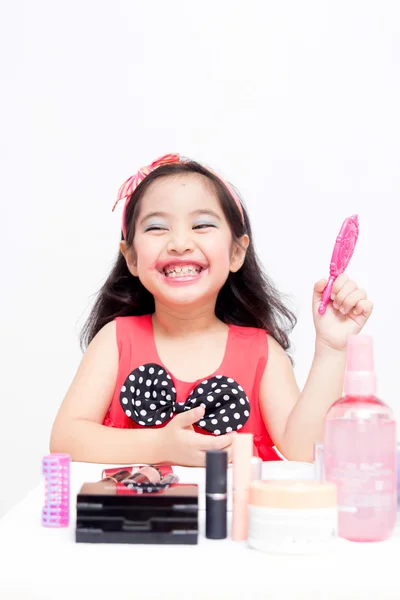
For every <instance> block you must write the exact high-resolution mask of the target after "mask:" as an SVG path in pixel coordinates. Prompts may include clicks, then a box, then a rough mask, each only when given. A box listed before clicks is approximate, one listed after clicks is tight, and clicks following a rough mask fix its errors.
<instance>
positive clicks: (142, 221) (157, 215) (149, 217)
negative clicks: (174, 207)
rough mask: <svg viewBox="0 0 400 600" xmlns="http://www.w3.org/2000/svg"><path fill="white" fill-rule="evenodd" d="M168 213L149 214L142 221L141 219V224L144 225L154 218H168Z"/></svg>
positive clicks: (156, 212)
mask: <svg viewBox="0 0 400 600" xmlns="http://www.w3.org/2000/svg"><path fill="white" fill-rule="evenodd" d="M168 216H169V215H168V213H165V212H160V211H155V212H150V213H147V215H144V217H143V218H142V219H140V223H144V222H145V221H147V219H151V218H152V217H162V218H165V217H168Z"/></svg>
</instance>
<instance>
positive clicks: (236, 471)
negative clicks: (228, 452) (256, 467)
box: [232, 433, 253, 542]
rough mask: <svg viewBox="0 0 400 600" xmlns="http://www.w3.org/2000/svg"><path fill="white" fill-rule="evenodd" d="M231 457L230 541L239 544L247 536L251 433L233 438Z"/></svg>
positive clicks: (251, 453) (250, 473)
mask: <svg viewBox="0 0 400 600" xmlns="http://www.w3.org/2000/svg"><path fill="white" fill-rule="evenodd" d="M232 455H233V456H232V458H233V498H232V539H233V540H234V541H237V542H239V541H243V540H247V535H248V521H249V517H248V510H249V509H248V506H249V494H250V481H251V479H252V462H251V461H252V457H253V434H252V433H241V434H238V435H236V436H235V439H234V441H233V448H232Z"/></svg>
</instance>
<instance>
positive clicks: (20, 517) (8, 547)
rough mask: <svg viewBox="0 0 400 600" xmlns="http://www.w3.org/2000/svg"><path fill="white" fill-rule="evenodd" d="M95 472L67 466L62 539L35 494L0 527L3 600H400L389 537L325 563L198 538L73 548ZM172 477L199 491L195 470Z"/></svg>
mask: <svg viewBox="0 0 400 600" xmlns="http://www.w3.org/2000/svg"><path fill="white" fill-rule="evenodd" d="M102 468H103V467H102V465H89V464H83V463H73V464H72V472H71V475H72V477H71V499H72V503H71V517H72V518H71V526H70V527H69V528H68V529H59V530H55V529H46V528H43V527H42V526H41V523H40V518H41V508H42V504H43V488H42V485H40V486H38V487H37V488H35V489H34V490H32V491H31V492H30V493H29V494H28V495H27V496H26V498H25V499H24V500H23V501H22V502H21V503H20V504H19V505H18V506H16V507H15V508H14V509H13V510H12V511H11V512H10V513H8V514H7V515H6V516H5V517H4V518H3V519H2V520H1V521H0V550H1V560H0V599H1V600H17V599H18V600H20V599H23V600H28V599H29V600H66V599H68V600H80V599H81V598H82V599H83V598H84V599H85V600H88V599H89V600H91V599H93V600H103V599H106V600H125V599H128V598H134V599H135V600H148V599H157V600H163V599H164V598H173V599H174V600H177V599H180V598H182V599H183V598H185V599H188V600H197V599H199V600H212V599H214V598H215V599H217V598H218V600H220V599H221V598H229V599H230V600H233V599H239V598H240V599H241V600H243V599H244V598H246V597H247V598H248V599H251V600H258V599H265V600H267V599H268V600H282V599H286V598H288V599H289V600H300V599H301V600H331V599H335V600H337V599H340V600H344V599H345V600H366V599H369V598H371V599H373V600H399V599H400V578H399V577H398V574H399V571H400V568H399V566H400V537H399V538H397V537H396V536H394V537H393V538H392V539H391V540H389V541H387V542H383V543H376V544H352V543H350V542H345V541H344V540H338V542H337V544H336V546H335V548H334V550H333V551H332V552H331V553H330V554H327V555H324V556H275V555H271V554H264V553H261V552H257V551H255V550H251V549H249V548H248V547H247V544H246V543H245V542H243V543H241V542H232V541H231V540H230V539H227V540H221V541H212V540H207V539H205V538H204V536H203V535H201V536H200V537H199V544H198V545H197V546H154V545H129V544H127V545H123V544H121V545H112V544H104V545H103V544H76V543H75V541H74V528H75V523H74V513H75V500H76V494H77V492H78V490H79V488H80V486H81V484H82V483H83V482H84V481H96V480H98V479H99V478H100V476H101V471H102ZM174 471H175V472H177V474H178V475H179V476H180V478H181V481H184V482H185V481H186V482H192V483H193V482H195V483H199V484H200V485H201V488H202V489H204V471H203V469H185V468H174ZM200 515H201V522H202V525H203V517H204V513H203V511H201V513H200Z"/></svg>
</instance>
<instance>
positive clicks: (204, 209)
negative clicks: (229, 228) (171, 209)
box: [140, 208, 221, 224]
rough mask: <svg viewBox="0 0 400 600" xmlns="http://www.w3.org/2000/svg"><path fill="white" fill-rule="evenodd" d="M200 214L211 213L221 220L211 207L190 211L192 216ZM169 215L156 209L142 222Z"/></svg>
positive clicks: (210, 214)
mask: <svg viewBox="0 0 400 600" xmlns="http://www.w3.org/2000/svg"><path fill="white" fill-rule="evenodd" d="M199 215H209V216H210V217H214V218H215V219H218V221H220V220H221V217H220V216H219V215H218V214H217V213H216V212H214V211H213V210H211V209H207V208H199V209H197V210H193V211H192V212H191V213H190V216H191V217H197V216H199ZM169 216H170V214H169V213H166V212H162V211H154V212H150V213H147V215H144V217H143V218H142V219H141V220H140V223H141V224H142V223H144V221H147V219H151V218H153V217H161V218H167V217H169Z"/></svg>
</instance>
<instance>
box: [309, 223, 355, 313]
mask: <svg viewBox="0 0 400 600" xmlns="http://www.w3.org/2000/svg"><path fill="white" fill-rule="evenodd" d="M357 238H358V215H353V216H352V217H349V218H348V219H346V220H345V221H344V222H343V225H342V227H341V229H340V231H339V235H338V236H337V238H336V243H335V247H334V249H333V253H332V258H331V264H330V267H329V280H328V283H327V285H326V288H325V289H324V291H323V294H322V300H321V303H320V305H319V307H318V312H319V314H320V315H323V314H325V311H326V307H327V306H328V303H329V300H330V298H331V293H332V287H333V284H334V282H335V279H336V277H338V275H340V274H341V273H343V272H344V271H345V270H346V267H347V265H348V264H349V262H350V259H351V257H352V256H353V252H354V248H355V245H356V242H357Z"/></svg>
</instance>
